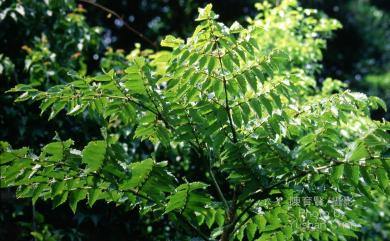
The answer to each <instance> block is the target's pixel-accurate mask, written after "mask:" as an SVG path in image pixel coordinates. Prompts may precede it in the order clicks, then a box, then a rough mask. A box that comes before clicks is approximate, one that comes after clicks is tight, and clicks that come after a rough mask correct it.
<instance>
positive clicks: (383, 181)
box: [375, 168, 389, 189]
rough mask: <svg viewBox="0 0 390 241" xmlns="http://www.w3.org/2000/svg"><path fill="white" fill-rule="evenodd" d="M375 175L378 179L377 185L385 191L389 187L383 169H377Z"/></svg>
mask: <svg viewBox="0 0 390 241" xmlns="http://www.w3.org/2000/svg"><path fill="white" fill-rule="evenodd" d="M375 173H376V175H377V177H378V180H379V184H380V185H381V187H382V188H383V189H386V188H387V187H388V186H389V178H388V176H387V172H386V171H385V169H383V168H378V169H377V170H376V172H375Z"/></svg>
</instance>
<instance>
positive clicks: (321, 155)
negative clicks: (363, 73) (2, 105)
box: [0, 1, 390, 241]
mask: <svg viewBox="0 0 390 241" xmlns="http://www.w3.org/2000/svg"><path fill="white" fill-rule="evenodd" d="M257 6H258V8H259V9H261V10H262V12H261V14H259V15H258V16H257V17H256V18H255V19H254V20H253V21H250V22H249V25H248V26H247V27H243V26H241V25H240V24H239V23H237V22H235V23H233V24H232V25H231V26H226V25H224V24H223V23H221V22H218V15H217V14H215V13H214V12H213V11H212V6H211V5H207V6H206V7H205V8H203V9H199V16H198V18H197V19H196V21H197V23H198V25H197V27H196V29H195V31H194V33H193V35H192V36H191V37H189V38H188V39H187V40H185V41H184V40H182V39H179V38H175V37H174V36H168V37H166V38H165V39H164V40H163V41H162V46H164V47H168V48H169V50H164V51H161V52H156V53H145V52H142V51H139V50H135V52H133V55H130V56H128V57H127V58H126V57H125V56H121V55H120V54H119V60H118V61H119V62H120V63H122V61H123V62H126V61H127V64H126V67H124V68H123V69H120V68H119V69H114V68H109V66H110V63H111V62H109V61H108V63H106V64H107V65H106V66H107V67H108V68H107V69H106V72H105V73H103V74H100V75H92V76H86V75H85V74H84V73H83V72H79V73H78V74H76V73H75V74H72V75H71V76H70V78H72V80H71V81H70V82H69V83H64V84H61V85H56V86H53V87H50V88H48V89H47V90H46V91H42V90H39V89H38V88H35V87H34V86H32V85H24V84H20V85H17V86H15V87H14V88H12V89H11V90H10V92H12V93H18V94H19V97H17V99H16V101H26V100H31V101H33V102H39V103H40V108H41V110H42V112H49V113H50V116H49V119H52V118H55V117H56V115H57V114H58V113H59V112H61V111H64V112H66V113H67V114H68V115H71V116H77V115H91V116H92V115H97V116H99V117H100V118H102V119H103V120H104V121H103V123H106V124H107V125H105V126H104V127H108V129H109V130H110V131H115V130H116V129H115V127H118V126H121V127H131V128H134V129H135V130H134V136H133V137H134V139H136V140H146V141H150V142H152V143H154V144H155V146H156V147H159V146H163V147H165V148H171V149H179V148H182V149H189V150H190V151H191V152H193V153H195V155H196V160H193V161H192V162H191V165H195V166H207V167H206V169H207V174H206V175H205V178H201V177H199V178H197V177H196V176H195V177H194V178H191V179H190V180H187V178H186V177H183V178H177V177H178V174H179V173H175V172H174V171H175V165H176V163H174V162H166V161H164V162H157V161H156V160H155V159H157V155H156V153H154V154H152V155H151V156H150V157H148V158H142V159H139V160H131V159H130V158H129V157H127V155H123V153H126V150H125V146H124V145H123V144H122V143H121V141H120V140H119V138H118V137H115V135H108V134H107V129H103V130H102V136H103V138H102V140H97V141H96V140H95V141H91V142H89V143H88V144H87V145H86V146H85V147H84V148H83V149H82V150H78V149H76V148H75V146H74V143H73V141H72V140H66V141H63V140H55V142H52V143H49V144H47V145H46V146H45V147H43V148H42V150H41V152H40V153H39V154H38V155H36V154H34V153H33V151H31V150H29V149H28V148H21V149H13V148H11V147H10V146H9V145H7V144H5V143H4V144H3V149H4V151H3V152H2V154H1V156H0V163H1V177H0V178H1V187H9V186H16V187H17V196H18V197H20V198H25V197H28V198H32V200H33V202H36V201H37V200H38V198H42V199H44V200H52V203H53V206H58V205H61V204H63V203H65V202H68V203H69V206H70V207H71V209H72V210H73V212H76V209H77V206H78V204H79V203H80V202H88V204H89V205H90V206H93V205H94V203H95V202H96V201H97V200H103V201H105V202H112V203H115V204H116V205H126V206H129V207H138V208H139V210H140V213H141V214H143V215H145V214H149V213H152V214H154V215H156V216H159V215H161V216H168V217H169V218H170V219H171V220H172V221H174V222H180V223H181V224H182V225H183V226H184V228H189V229H192V231H194V233H195V235H196V236H199V237H201V238H203V239H205V240H211V239H219V240H222V241H224V240H243V239H245V238H246V239H249V240H254V239H256V240H293V239H300V240H309V239H314V240H320V239H321V240H328V239H331V240H337V239H342V240H343V239H346V238H348V237H356V234H355V231H359V227H360V225H362V224H364V220H362V217H363V216H359V215H356V210H361V209H362V206H363V205H364V204H365V203H370V202H372V201H373V200H375V199H376V198H378V197H380V196H383V195H386V194H389V192H390V187H389V185H388V181H389V179H388V177H389V175H390V172H389V171H390V170H389V166H390V159H389V157H388V154H389V147H390V146H389V143H390V142H389V141H390V136H389V134H388V130H389V129H390V125H389V123H388V122H385V121H382V122H380V121H375V120H372V119H371V118H370V111H371V110H373V109H377V108H379V107H381V108H384V109H385V108H386V107H385V104H384V103H383V101H382V100H381V99H379V98H376V97H367V96H366V95H364V94H362V93H356V92H351V91H349V90H344V89H343V88H344V87H345V86H344V85H343V84H341V83H340V82H339V81H335V80H331V79H327V80H326V81H325V82H324V83H323V87H322V88H319V87H317V86H316V82H315V81H314V79H313V71H314V70H316V69H317V67H315V68H312V67H310V68H309V67H308V66H315V65H317V64H318V61H319V60H320V59H321V56H322V55H321V50H322V49H323V48H324V47H325V39H324V38H319V37H318V35H320V36H321V34H324V35H329V33H330V31H331V30H334V29H336V28H338V27H339V24H338V23H337V22H335V21H333V20H329V19H326V18H325V17H324V16H320V15H317V14H316V12H315V11H314V10H305V9H301V8H300V7H298V6H297V4H296V2H295V1H283V3H282V4H281V5H280V6H278V7H276V8H271V6H269V5H267V4H266V3H264V4H258V5H257ZM280 13H283V14H280ZM286 16H287V17H286ZM302 23H303V24H302ZM275 26H279V27H278V28H276V27H275ZM274 29H276V30H275V31H274ZM296 32H300V34H296V35H295V34H292V35H291V34H289V33H296ZM313 36H316V37H315V38H314V37H313ZM321 37H322V36H321ZM112 57H113V56H112V55H110V53H108V55H107V58H112ZM116 57H118V56H116ZM124 59H126V60H124ZM116 66H118V65H116ZM124 66H125V65H124ZM114 126H115V127H114ZM118 134H119V133H118ZM156 149H157V148H156ZM178 157H180V156H178ZM179 160H180V159H179ZM188 179H189V178H188ZM192 179H193V180H192ZM296 197H298V198H301V199H304V200H306V202H305V203H300V202H298V203H295V204H294V205H291V200H293V199H294V198H296ZM337 198H338V199H340V198H350V199H351V200H352V201H351V202H352V203H351V206H344V205H337V206H336V204H335V202H336V201H335V200H336V199H337ZM310 200H317V201H319V200H324V203H323V204H321V205H320V204H316V205H314V203H313V202H311V201H310ZM303 213H305V214H306V215H303ZM340 214H342V215H340ZM308 223H312V224H313V223H314V224H320V225H318V227H317V226H316V227H315V228H314V229H312V228H311V227H307V226H306V225H307V224H308ZM308 228H310V229H311V230H312V231H311V232H308ZM320 234H321V235H320ZM320 237H321V238H320Z"/></svg>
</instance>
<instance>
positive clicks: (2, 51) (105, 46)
mask: <svg viewBox="0 0 390 241" xmlns="http://www.w3.org/2000/svg"><path fill="white" fill-rule="evenodd" d="M207 2H213V5H214V10H215V11H216V12H218V13H220V20H221V21H223V22H225V23H227V24H230V23H233V21H235V20H241V22H244V21H245V19H246V17H248V16H249V17H252V18H253V17H254V16H255V14H256V11H255V8H254V4H255V1H250V0H248V1H233V0H231V1H207ZM99 3H100V4H102V5H104V6H107V7H109V8H110V9H112V10H114V11H115V12H117V13H119V14H120V15H121V16H122V17H123V19H124V20H125V21H126V22H127V23H128V24H129V25H130V26H132V27H134V28H135V29H137V30H139V31H140V32H142V33H143V34H144V35H145V36H146V37H147V38H148V39H151V40H152V41H153V42H154V43H155V44H157V43H159V42H160V40H161V39H162V38H163V37H164V36H165V35H167V34H173V35H175V36H178V37H182V38H185V37H188V36H190V34H191V32H192V31H193V28H194V22H193V19H194V18H195V17H196V15H197V8H198V7H203V6H204V5H205V4H206V1H146V0H144V1H136V2H130V1H115V2H113V1H99ZM0 4H1V5H0V29H2V31H1V32H0V43H1V44H0V78H1V85H0V91H1V92H2V94H1V97H0V101H1V104H0V110H1V112H0V113H1V115H0V124H1V130H2V131H1V133H0V139H1V140H5V141H7V142H9V143H10V144H11V145H12V146H19V147H21V146H30V147H33V148H35V149H39V148H41V147H42V146H43V145H44V144H45V143H48V142H49V141H50V140H51V139H52V138H53V137H55V136H56V135H57V136H60V137H61V138H62V139H63V140H64V139H68V138H72V139H73V140H75V142H76V143H77V145H79V147H82V146H85V145H86V144H87V141H88V140H91V139H97V138H99V136H100V133H101V130H100V128H99V126H101V125H102V123H101V121H102V120H101V119H99V118H98V117H96V118H93V117H92V118H91V117H87V116H81V117H78V118H71V117H69V116H67V115H65V114H63V113H59V115H60V116H59V117H57V118H55V119H53V120H51V121H50V122H46V121H43V120H46V119H47V118H48V117H49V116H48V114H46V113H45V114H43V116H42V115H40V110H39V108H38V105H37V104H34V103H33V104H31V105H28V106H27V105H20V104H14V103H13V101H14V97H13V96H12V95H9V94H5V93H4V92H5V91H6V90H8V89H10V88H12V87H13V86H15V85H16V84H19V83H31V84H33V85H34V87H36V88H39V89H48V88H49V87H51V86H53V85H56V84H62V83H67V82H69V81H70V80H71V78H70V77H69V71H70V70H72V71H75V72H77V73H78V74H85V73H88V74H92V73H97V72H101V71H102V69H105V70H107V69H112V68H114V69H123V66H125V65H126V63H127V59H128V54H129V55H130V56H131V55H132V54H133V55H137V54H139V52H140V51H143V52H142V53H141V55H142V54H144V55H147V54H148V52H147V50H145V49H147V48H154V46H153V44H150V43H148V42H147V41H144V40H143V39H142V38H139V37H137V36H136V35H135V34H134V33H132V32H130V31H128V30H127V29H126V26H125V25H124V24H123V22H122V21H120V20H119V19H117V18H116V17H115V16H114V15H112V14H111V15H110V14H107V12H105V11H103V10H101V9H99V8H98V7H96V6H93V5H91V4H87V3H84V2H75V1H70V0H69V1H68V0H56V1H33V0H31V1H29V0H26V1H20V2H19V1H7V0H6V1H1V2H0ZM301 4H302V5H303V6H305V7H310V8H316V9H320V10H321V11H323V12H324V13H326V14H327V15H328V16H330V17H333V18H336V19H338V20H339V21H340V22H341V24H342V25H343V28H342V29H339V30H337V31H335V32H334V35H333V38H331V40H330V41H329V44H328V48H327V51H326V52H324V58H323V60H322V63H321V64H322V65H323V66H324V67H323V70H321V71H316V72H315V73H314V75H315V76H316V78H317V79H318V80H319V84H321V83H322V82H323V81H324V78H325V76H327V77H332V78H336V79H340V80H342V81H343V82H345V83H348V84H349V85H350V87H351V88H353V89H354V90H358V91H362V92H365V93H368V94H370V95H377V96H380V97H382V98H383V99H384V100H385V101H386V102H387V103H389V102H390V72H389V69H390V41H389V39H390V5H389V3H388V1H385V0H383V1H379V0H378V1H365V0H346V1H342V2H340V1H325V0H324V1H301ZM136 43H140V44H141V46H142V48H139V47H137V46H138V45H136ZM134 46H136V48H135V50H134ZM131 51H133V52H131ZM374 116H375V118H376V119H380V118H388V116H386V115H385V113H384V112H382V111H378V112H376V113H375V115H374ZM54 130H57V131H58V130H59V131H60V132H59V133H57V134H56V133H55V131H54ZM118 131H119V132H120V133H123V136H126V135H130V134H129V133H128V132H129V130H128V129H119V130H118ZM126 133H128V134H126ZM131 146H132V147H133V150H134V154H135V155H134V156H135V157H134V158H136V156H137V155H138V156H142V155H145V154H148V153H150V152H151V151H152V146H151V144H150V143H148V142H135V143H131ZM162 155H167V158H169V153H163V154H162ZM188 155H191V154H188ZM172 156H174V155H172ZM189 158H190V157H189ZM185 165H186V163H185V162H183V167H179V169H183V172H185V171H186V170H188V167H186V166H185ZM202 171H203V170H192V172H193V173H195V174H194V175H196V173H201V172H202ZM1 204H2V209H1V213H0V220H1V223H2V227H1V229H0V235H1V237H2V238H4V240H29V239H32V236H31V232H32V234H33V236H34V237H35V239H37V240H50V239H51V240H60V239H63V240H128V239H129V237H131V239H132V240H150V237H153V239H154V240H157V239H161V240H165V239H167V238H169V237H171V238H176V239H177V240H180V236H178V234H177V233H176V230H172V229H169V228H167V227H168V226H167V225H166V222H168V221H166V220H163V221H160V223H159V225H154V226H153V228H152V226H151V225H150V222H151V219H141V220H140V219H139V218H138V213H137V212H135V211H131V210H127V208H125V207H122V206H120V207H119V208H118V207H115V206H114V205H113V204H105V203H103V202H102V203H100V202H99V203H97V205H95V206H94V207H93V208H92V209H89V208H87V207H86V206H83V205H81V207H80V209H79V211H78V212H77V214H76V215H75V216H73V214H72V212H71V210H70V209H69V208H68V207H67V206H65V207H59V208H56V209H52V207H51V204H50V203H46V202H42V201H38V202H37V203H36V205H35V206H34V207H33V206H32V205H31V201H29V200H16V199H15V197H14V195H13V190H6V191H4V190H1ZM377 205H378V206H379V208H380V209H381V210H383V213H382V214H378V213H375V212H371V213H370V211H369V210H368V211H367V212H368V213H367V217H369V218H370V219H371V224H372V225H371V226H370V225H368V226H367V227H365V229H364V230H362V235H361V236H360V238H361V239H362V240H369V238H370V237H371V238H373V239H374V238H377V240H385V239H386V237H389V232H390V228H389V215H390V213H389V212H390V211H389V203H388V200H386V199H384V200H383V201H382V202H380V203H378V204H377ZM374 210H375V209H374Z"/></svg>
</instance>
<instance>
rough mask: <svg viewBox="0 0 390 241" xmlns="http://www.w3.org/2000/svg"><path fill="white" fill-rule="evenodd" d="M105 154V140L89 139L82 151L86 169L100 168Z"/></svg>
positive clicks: (91, 170) (94, 169)
mask: <svg viewBox="0 0 390 241" xmlns="http://www.w3.org/2000/svg"><path fill="white" fill-rule="evenodd" d="M105 155H106V142H105V141H91V142H89V143H88V145H87V146H86V147H85V148H84V150H83V151H82V156H83V157H82V161H83V163H85V164H87V167H88V169H87V170H88V171H90V172H95V171H97V170H99V169H100V168H101V166H102V165H103V161H104V158H105Z"/></svg>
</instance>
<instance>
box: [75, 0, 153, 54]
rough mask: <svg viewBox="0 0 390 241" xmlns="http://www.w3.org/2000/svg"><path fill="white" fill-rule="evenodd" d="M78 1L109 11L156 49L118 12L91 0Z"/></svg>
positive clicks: (151, 42)
mask: <svg viewBox="0 0 390 241" xmlns="http://www.w3.org/2000/svg"><path fill="white" fill-rule="evenodd" d="M79 1H80V2H84V3H88V4H91V5H93V6H95V7H97V8H100V9H101V10H103V11H105V12H107V13H110V14H112V15H114V16H115V17H117V18H118V19H120V20H121V21H122V23H123V24H124V26H125V27H126V28H127V29H128V30H129V31H130V32H132V33H134V34H135V35H137V36H138V37H140V38H141V39H142V40H144V41H145V42H147V43H148V44H150V45H151V46H153V48H154V49H156V50H157V49H158V46H157V45H156V44H155V43H154V42H153V41H152V40H150V39H148V38H147V37H146V36H145V35H143V34H142V33H141V32H139V31H137V30H136V29H134V28H133V27H131V26H130V25H129V24H127V23H126V21H125V20H124V19H123V18H122V17H121V16H119V14H117V13H116V12H114V11H113V10H111V9H109V8H107V7H105V6H103V5H101V4H99V3H96V2H93V1H91V0H79Z"/></svg>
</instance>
